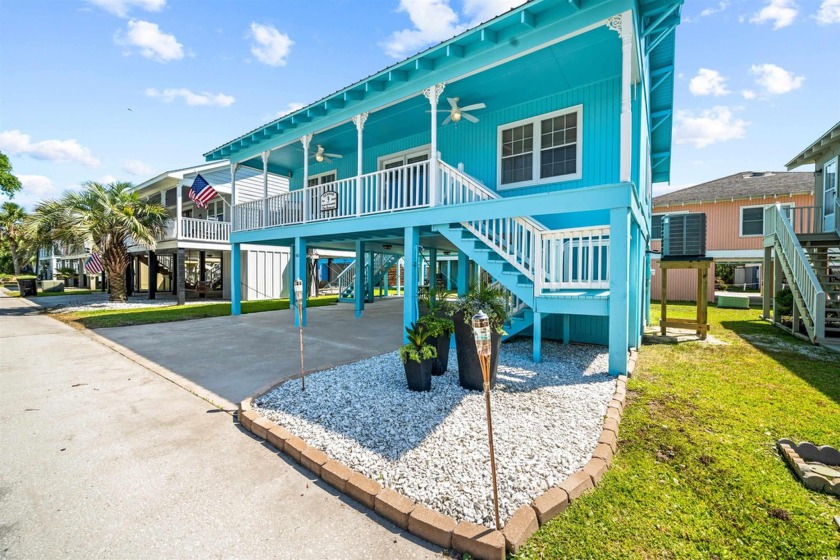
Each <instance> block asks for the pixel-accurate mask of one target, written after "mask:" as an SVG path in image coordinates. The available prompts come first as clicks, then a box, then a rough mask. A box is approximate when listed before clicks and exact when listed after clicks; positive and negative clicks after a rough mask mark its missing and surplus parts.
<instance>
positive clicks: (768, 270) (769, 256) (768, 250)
mask: <svg viewBox="0 0 840 560" xmlns="http://www.w3.org/2000/svg"><path fill="white" fill-rule="evenodd" d="M761 273H762V275H763V276H764V283H763V284H762V285H761V314H762V317H763V318H764V319H769V318H770V302H771V301H773V294H772V293H771V292H772V286H773V248H772V247H765V248H764V263H763V264H762V265H761Z"/></svg>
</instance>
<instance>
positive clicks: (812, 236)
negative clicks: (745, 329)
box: [764, 123, 840, 349]
mask: <svg viewBox="0 0 840 560" xmlns="http://www.w3.org/2000/svg"><path fill="white" fill-rule="evenodd" d="M838 161H840V123H837V124H835V125H834V126H833V127H832V128H831V129H830V130H829V131H828V132H826V133H825V134H823V135H822V136H820V137H819V138H817V140H816V141H815V142H814V143H813V144H811V145H810V146H808V147H807V148H805V149H804V150H803V151H802V152H801V153H799V154H798V155H797V156H796V157H794V158H793V159H792V160H790V161H789V162H788V163H787V168H788V169H796V168H797V167H799V166H801V165H806V164H814V168H815V169H814V173H813V175H812V176H813V178H814V179H813V183H812V185H813V187H814V191H815V193H814V206H813V207H812V208H810V209H807V210H799V209H797V211H796V212H794V213H793V214H791V213H790V212H780V211H779V210H777V209H775V208H770V209H768V211H767V212H766V213H765V218H764V219H765V221H766V222H767V223H768V226H767V227H765V230H764V233H765V237H764V247H765V251H764V262H765V271H766V272H765V280H764V282H765V284H768V285H772V286H773V290H772V291H769V290H768V292H769V293H768V294H767V295H769V294H776V293H777V292H778V290H779V289H781V287H782V285H783V283H784V284H787V285H788V286H790V290H791V292H792V295H793V301H794V305H793V310H792V317H791V323H790V328H792V329H793V331H794V332H796V333H799V332H800V331H804V333H806V334H807V337H808V339H809V340H811V342H814V343H820V344H830V345H832V346H833V347H835V348H838V349H840V344H838V342H840V219H838V215H840V198H838V196H837V189H838ZM808 175H811V174H810V173H809V174H808ZM803 214H804V216H805V217H804V219H803V216H802V215H803ZM811 216H816V219H811ZM786 218H793V220H790V219H786ZM771 257H775V265H776V266H775V270H771V269H770V266H769V263H770V262H771ZM771 300H772V298H770V297H766V296H765V298H764V316H765V317H766V318H770V311H771V307H772V308H773V310H772V312H773V315H772V319H773V322H774V323H776V324H777V325H784V324H785V321H786V319H785V318H783V317H782V313H781V310H780V309H779V308H778V307H777V306H776V305H775V301H771ZM771 304H772V305H771ZM785 326H786V327H787V325H785Z"/></svg>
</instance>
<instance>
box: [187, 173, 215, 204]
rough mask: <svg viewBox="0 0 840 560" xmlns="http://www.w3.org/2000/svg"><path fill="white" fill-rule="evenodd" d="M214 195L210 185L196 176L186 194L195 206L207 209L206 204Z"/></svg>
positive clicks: (202, 178)
mask: <svg viewBox="0 0 840 560" xmlns="http://www.w3.org/2000/svg"><path fill="white" fill-rule="evenodd" d="M216 194H217V193H216V189H214V188H213V187H211V186H210V183H208V182H207V181H205V180H204V177H202V176H201V175H196V177H195V181H193V184H192V187H190V192H189V193H188V195H189V197H190V199H192V200H193V201H195V204H196V206H198V207H200V208H207V203H208V202H210V201H211V200H213V197H215V196H216Z"/></svg>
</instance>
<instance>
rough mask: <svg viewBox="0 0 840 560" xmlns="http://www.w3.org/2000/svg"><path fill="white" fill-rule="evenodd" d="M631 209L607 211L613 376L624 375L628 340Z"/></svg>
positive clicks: (611, 367)
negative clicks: (608, 218)
mask: <svg viewBox="0 0 840 560" xmlns="http://www.w3.org/2000/svg"><path fill="white" fill-rule="evenodd" d="M629 261H630V209H629V208H613V209H612V210H610V320H609V321H610V322H609V336H610V358H609V370H610V373H611V374H613V375H622V374H626V373H627V350H628V348H629V346H630V345H629V341H630V337H629V334H628V332H627V317H628V314H629V311H630V302H629V298H628V294H629V292H630V275H629V264H630V262H629Z"/></svg>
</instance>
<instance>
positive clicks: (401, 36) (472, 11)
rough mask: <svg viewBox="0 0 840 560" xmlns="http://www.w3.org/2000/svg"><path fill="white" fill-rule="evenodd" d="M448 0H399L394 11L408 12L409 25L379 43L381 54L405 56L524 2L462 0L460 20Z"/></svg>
mask: <svg viewBox="0 0 840 560" xmlns="http://www.w3.org/2000/svg"><path fill="white" fill-rule="evenodd" d="M449 2H450V0H400V6H399V8H398V9H397V10H398V11H400V12H405V13H407V14H408V17H409V19H410V20H411V23H412V25H413V27H412V28H410V29H402V30H400V31H394V32H393V33H392V34H391V36H390V37H389V38H388V39H387V40H386V41H384V42H383V43H382V44H381V46H382V47H383V48H384V49H385V53H386V54H387V55H388V56H390V57H393V58H397V59H401V58H405V57H406V56H408V55H410V54H413V53H416V52H418V51H419V50H420V49H421V48H423V47H425V46H428V45H431V44H433V43H439V42H441V41H445V40H446V39H450V38H452V37H454V36H455V35H457V34H459V33H461V32H462V31H464V30H465V29H467V28H469V27H472V26H474V25H477V24H479V23H481V22H483V21H487V20H489V19H491V18H493V17H495V16H497V15H499V14H502V13H504V12H506V11H508V10H510V9H511V8H515V7H516V6H520V5H522V4H524V3H525V2H524V0H464V4H463V10H464V12H463V20H462V17H461V16H459V14H458V13H457V12H456V11H455V10H454V9H453V8H452V6H450V3H449Z"/></svg>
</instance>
